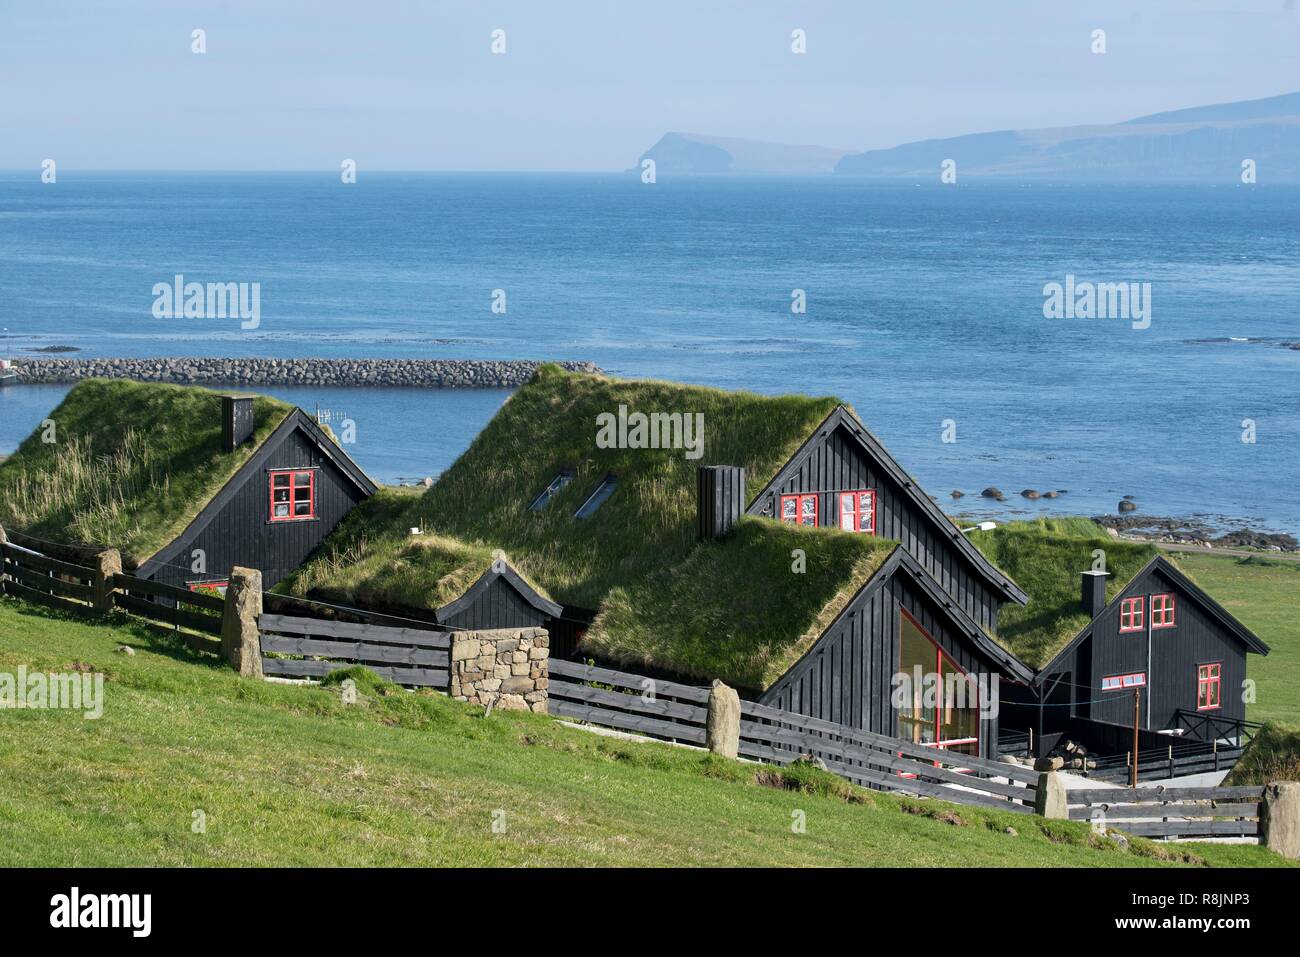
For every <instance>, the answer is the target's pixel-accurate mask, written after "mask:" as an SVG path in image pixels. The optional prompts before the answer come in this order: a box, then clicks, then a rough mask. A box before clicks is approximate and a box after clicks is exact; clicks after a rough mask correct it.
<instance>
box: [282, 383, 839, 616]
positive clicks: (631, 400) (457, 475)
mask: <svg viewBox="0 0 1300 957" xmlns="http://www.w3.org/2000/svg"><path fill="white" fill-rule="evenodd" d="M838 404H839V401H838V400H837V399H834V398H816V399H815V398H808V397H806V396H779V397H769V396H760V395H756V394H754V393H750V392H725V391H722V390H719V389H708V388H703V387H700V386H688V385H679V384H676V383H671V382H658V381H649V380H619V379H612V378H608V377H606V376H598V375H584V374H581V373H574V372H566V371H564V370H562V369H560V368H558V367H556V366H552V365H544V366H542V367H540V368H539V369H538V371H537V373H536V375H535V376H534V377H533V379H532V380H531V381H530V382H529V383H528V384H526V385H525V386H523V387H522V388H520V389H519V390H518V391H517V392H516V393H515V394H514V395H513V396H511V397H510V399H509V400H508V401H507V402H506V403H505V405H504V406H502V408H501V410H500V411H499V412H498V413H497V414H496V416H495V417H494V418H493V419H492V421H491V422H489V423H488V425H487V427H486V428H484V429H483V431H482V432H480V433H479V435H478V436H477V437H476V438H475V439H474V441H473V443H472V444H471V445H470V447H469V448H468V449H467V450H466V451H465V453H464V454H463V455H461V457H460V458H459V459H457V460H456V462H455V463H454V464H453V465H452V466H451V468H450V469H448V470H447V471H446V472H445V473H444V474H443V475H442V476H441V477H440V478H439V480H438V482H437V483H436V484H435V485H434V486H433V488H431V489H429V490H428V491H427V492H426V493H424V494H423V495H422V496H420V497H419V498H418V499H415V500H414V501H411V502H409V504H406V505H404V506H402V507H399V508H397V509H396V510H395V511H394V512H392V513H390V514H388V515H387V517H386V518H384V519H382V520H376V521H375V522H374V523H373V525H372V527H371V528H370V530H369V531H367V532H365V533H364V534H365V536H366V542H367V549H368V551H367V552H366V556H367V560H368V567H369V569H370V571H369V572H368V573H367V574H364V575H357V574H356V573H355V572H353V571H350V570H348V569H347V568H346V567H343V565H341V564H340V565H338V566H337V567H334V568H328V567H324V565H323V564H322V565H320V567H310V568H309V569H307V570H306V571H305V572H304V573H303V575H302V576H300V577H301V578H302V580H303V581H307V580H308V576H309V577H310V582H311V584H310V588H311V590H312V591H313V593H314V594H318V595H326V594H334V595H336V596H340V595H341V592H342V590H343V589H346V590H347V593H348V595H349V599H350V600H354V601H370V602H374V601H376V600H379V599H380V598H381V597H382V598H384V599H392V600H399V599H400V604H401V605H403V606H405V607H408V608H419V609H433V608H436V607H437V606H438V605H440V604H442V603H443V598H444V595H445V592H444V590H443V589H441V588H440V587H436V582H437V581H440V580H441V578H442V577H445V576H446V575H451V574H457V575H461V577H466V578H469V581H472V580H473V577H477V576H472V577H471V576H470V575H469V573H468V572H464V573H461V572H459V571H457V568H459V566H456V567H453V566H452V565H450V564H448V565H438V566H437V567H435V568H434V569H433V570H432V571H431V572H429V573H428V574H424V573H419V572H415V571H413V570H412V568H411V562H410V561H409V560H408V559H409V557H410V556H405V555H404V550H405V549H406V548H407V547H408V546H409V544H410V543H409V529H410V528H412V527H418V528H421V529H427V530H429V531H430V532H432V533H434V534H436V535H438V536H441V537H443V538H446V539H455V540H458V542H459V544H460V545H462V546H464V547H467V548H477V549H487V550H488V552H487V553H488V554H490V551H491V549H494V548H500V549H502V550H504V551H505V552H506V554H508V555H509V556H510V559H511V564H512V565H513V566H514V567H515V568H516V569H517V570H518V571H519V572H520V573H521V574H523V575H525V576H527V577H528V578H529V579H530V580H531V581H532V582H535V583H536V584H537V585H539V586H540V587H541V589H545V591H546V592H547V593H549V595H550V596H551V597H552V598H553V599H554V600H556V601H559V602H561V603H564V604H569V605H576V606H578V607H581V608H587V609H591V610H597V609H599V608H600V607H601V603H602V602H603V600H604V598H605V596H606V595H607V594H608V593H609V591H610V590H611V589H613V588H615V587H619V586H628V585H632V584H635V583H637V582H639V581H641V580H643V579H646V578H648V577H649V576H651V575H653V574H655V573H656V572H659V571H660V570H661V569H664V568H669V567H672V566H675V565H679V564H681V563H682V562H684V561H685V560H686V559H687V558H688V557H689V556H690V554H691V552H692V551H693V550H694V549H695V547H696V541H695V494H696V484H695V483H696V478H695V476H696V468H697V466H699V465H705V464H725V465H742V466H744V467H745V469H746V470H747V473H748V486H749V488H750V489H752V490H757V489H760V488H762V487H763V485H764V484H766V483H767V481H768V480H769V479H770V478H771V477H772V476H773V475H775V474H776V472H777V470H778V469H779V468H780V467H781V466H782V465H784V464H785V462H786V460H787V459H788V458H789V457H790V456H791V455H792V454H793V453H794V452H795V450H796V449H798V447H799V445H800V444H801V443H802V442H803V441H804V439H806V438H807V436H808V435H809V434H810V433H811V432H812V430H813V429H814V428H816V426H817V425H819V424H820V423H821V421H822V420H823V419H824V418H825V417H826V416H827V415H828V414H829V413H830V412H831V410H832V409H834V408H835V407H836V406H837V405H838ZM620 405H624V406H627V407H628V410H629V413H630V412H636V411H641V412H645V413H651V412H662V413H674V412H680V413H690V414H693V413H702V414H703V415H704V446H703V454H702V456H701V457H699V458H698V459H688V458H686V456H685V454H684V451H683V450H682V449H680V448H678V449H672V448H664V449H650V448H646V449H632V448H598V447H597V445H596V434H597V416H598V415H600V414H601V413H614V414H617V412H618V408H619V406H620ZM562 469H572V470H573V472H574V477H573V479H572V481H570V482H569V483H568V485H566V486H565V487H564V488H563V489H561V490H560V491H559V492H557V493H556V494H555V495H554V496H553V497H552V498H551V500H550V502H549V503H548V504H547V505H546V506H545V508H543V509H541V510H539V511H532V510H530V509H529V505H530V504H531V503H532V502H533V501H534V500H535V499H536V498H537V496H538V494H539V493H540V492H541V491H542V490H543V489H544V488H545V487H546V486H547V485H548V484H549V483H550V482H551V481H552V479H554V477H555V476H556V474H557V473H559V472H560V471H561V470H562ZM611 472H612V473H614V474H616V475H617V476H618V478H619V482H618V487H617V489H616V490H615V491H614V494H613V495H612V496H610V498H609V500H608V501H606V502H605V503H604V504H603V505H601V506H600V508H598V509H597V510H596V511H595V513H594V514H593V515H592V516H591V517H590V518H585V519H575V518H574V512H575V511H577V509H578V507H579V506H580V505H581V504H582V503H583V502H584V501H585V500H586V499H587V498H588V496H590V494H591V493H592V491H593V490H594V489H595V488H596V486H597V485H598V484H599V483H600V481H601V480H602V479H603V478H604V477H605V476H606V475H607V474H609V473H611ZM479 554H483V553H482V552H480V553H479ZM433 561H434V562H435V563H436V562H440V561H441V559H438V558H434V559H433ZM315 564H319V563H314V565H315ZM436 572H441V574H440V575H435V573H436ZM467 584H468V582H467Z"/></svg>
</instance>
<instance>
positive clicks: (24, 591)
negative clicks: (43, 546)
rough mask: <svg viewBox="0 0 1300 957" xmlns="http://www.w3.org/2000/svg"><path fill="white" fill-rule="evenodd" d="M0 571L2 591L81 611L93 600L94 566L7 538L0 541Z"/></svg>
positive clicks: (84, 610)
mask: <svg viewBox="0 0 1300 957" xmlns="http://www.w3.org/2000/svg"><path fill="white" fill-rule="evenodd" d="M0 573H2V574H0V577H2V578H3V579H4V584H3V587H4V590H5V592H7V593H8V594H11V595H13V596H14V597H15V598H25V599H27V600H29V601H35V602H39V603H41V604H44V605H49V606H51V607H54V608H58V609H60V610H64V611H72V612H81V613H85V612H87V611H89V609H90V603H91V602H92V601H93V600H94V580H95V572H94V570H93V569H90V568H86V567H84V566H82V565H74V564H72V563H71V562H66V561H63V560H61V559H58V558H52V557H51V556H49V555H42V554H39V553H37V552H34V551H31V550H30V549H27V548H24V547H20V546H18V545H14V544H10V543H8V542H4V543H0Z"/></svg>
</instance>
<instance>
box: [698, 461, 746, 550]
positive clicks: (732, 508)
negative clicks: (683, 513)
mask: <svg viewBox="0 0 1300 957" xmlns="http://www.w3.org/2000/svg"><path fill="white" fill-rule="evenodd" d="M696 476H697V478H696V489H697V492H696V495H697V498H696V516H695V530H696V537H697V538H698V539H699V540H700V541H702V542H712V541H717V540H718V539H720V538H722V537H724V536H725V535H726V534H727V533H728V532H730V531H731V529H732V527H733V526H734V525H735V524H736V522H737V521H739V520H740V515H741V513H742V512H744V510H745V470H744V469H743V468H741V467H740V466H738V465H703V466H700V469H699V471H698V472H697V473H696Z"/></svg>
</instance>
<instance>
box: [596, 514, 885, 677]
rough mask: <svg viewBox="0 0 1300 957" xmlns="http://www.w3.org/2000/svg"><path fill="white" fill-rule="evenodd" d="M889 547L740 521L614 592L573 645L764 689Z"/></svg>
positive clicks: (825, 531) (849, 536) (835, 533)
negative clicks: (800, 557)
mask: <svg viewBox="0 0 1300 957" xmlns="http://www.w3.org/2000/svg"><path fill="white" fill-rule="evenodd" d="M897 546H898V543H897V542H892V541H889V540H887V539H881V538H876V537H874V536H870V535H858V534H854V533H851V532H842V531H840V530H839V529H836V528H810V527H807V526H802V525H792V524H786V523H783V522H776V521H773V520H772V519H767V518H744V519H741V521H740V523H739V524H738V525H737V526H736V528H735V530H734V531H733V532H732V534H730V535H729V536H727V537H726V538H725V539H723V540H722V541H720V542H714V543H710V544H706V545H700V546H699V547H697V548H696V549H695V550H694V551H692V552H691V554H690V555H689V556H688V557H687V558H686V560H685V561H683V562H680V563H676V564H672V565H668V566H665V567H663V568H661V569H660V570H659V571H658V572H656V573H655V574H654V575H651V576H650V577H648V578H646V579H643V580H640V581H638V582H636V583H633V584H629V585H627V586H625V587H617V588H614V589H613V590H612V591H611V592H610V593H609V595H608V596H607V597H606V599H605V604H604V607H603V610H602V611H601V613H600V615H599V617H598V618H597V619H596V621H595V622H594V623H593V624H592V626H591V629H590V630H589V631H588V632H587V635H586V637H585V638H584V639H583V642H582V647H583V648H584V649H587V650H590V651H592V652H594V653H596V654H598V655H600V656H601V657H603V658H605V659H609V660H612V661H615V662H618V663H620V664H623V665H627V666H640V667H651V668H654V667H659V668H664V669H667V670H671V671H673V672H675V673H677V674H682V675H685V676H693V677H698V678H702V679H712V678H721V679H722V680H723V681H726V682H727V683H729V684H732V685H738V686H740V687H742V688H747V689H754V690H764V689H766V688H767V687H768V686H770V685H771V684H772V683H773V682H774V681H776V679H778V678H780V677H781V675H783V674H784V673H785V672H786V671H787V670H788V669H789V667H790V666H791V665H792V664H794V663H795V661H797V660H798V659H799V658H800V656H802V655H803V654H804V652H806V651H807V650H808V649H809V648H811V647H812V646H813V644H814V643H815V642H816V640H817V639H818V638H819V637H820V636H821V634H822V632H823V631H825V630H826V627H827V626H828V625H830V623H831V622H832V621H833V620H834V619H835V617H836V616H837V615H838V614H839V613H840V612H841V611H842V610H843V609H844V607H845V606H846V605H847V604H848V603H849V600H850V599H851V598H852V597H853V596H854V595H855V594H857V592H858V590H859V589H860V588H861V587H862V586H863V585H864V584H866V582H867V580H868V579H870V578H871V576H872V575H873V574H875V572H876V570H877V569H879V568H880V566H881V565H882V564H883V563H884V561H885V559H886V558H887V557H888V556H889V554H890V553H891V552H892V551H893V550H894V549H895V548H896V547H897ZM795 549H801V550H802V551H803V553H804V555H805V557H806V568H805V570H804V571H802V572H795V571H794V567H793V566H794V558H793V554H792V553H794V551H795Z"/></svg>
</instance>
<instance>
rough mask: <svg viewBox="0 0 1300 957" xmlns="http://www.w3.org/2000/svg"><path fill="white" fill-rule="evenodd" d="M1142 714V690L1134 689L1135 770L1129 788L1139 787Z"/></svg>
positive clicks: (1131, 775)
mask: <svg viewBox="0 0 1300 957" xmlns="http://www.w3.org/2000/svg"><path fill="white" fill-rule="evenodd" d="M1141 713H1142V689H1141V688H1134V689H1133V770H1132V773H1131V774H1130V775H1129V785H1128V786H1129V787H1131V788H1135V787H1137V786H1138V721H1139V720H1140V719H1139V717H1138V716H1139V715H1140V714H1141Z"/></svg>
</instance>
